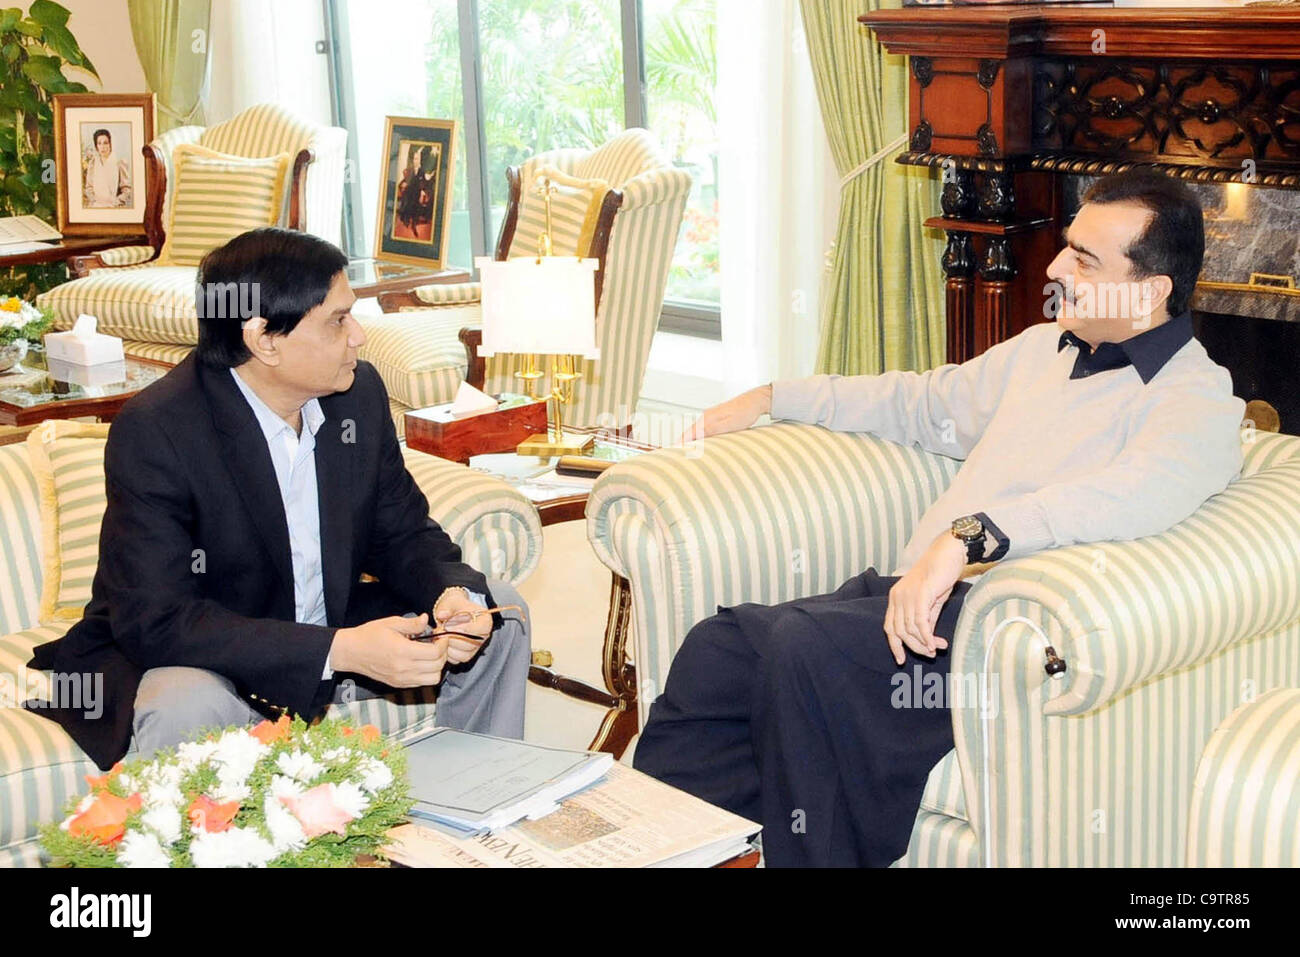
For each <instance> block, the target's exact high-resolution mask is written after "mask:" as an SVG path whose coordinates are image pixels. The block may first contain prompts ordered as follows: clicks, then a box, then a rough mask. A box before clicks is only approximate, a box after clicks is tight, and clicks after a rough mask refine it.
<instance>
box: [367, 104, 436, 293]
mask: <svg viewBox="0 0 1300 957" xmlns="http://www.w3.org/2000/svg"><path fill="white" fill-rule="evenodd" d="M455 152H456V121H455V120H431V119H425V118H421V117H408V116H390V117H387V118H386V121H385V128H384V151H383V153H382V154H381V162H380V169H379V172H380V183H379V190H380V192H379V205H378V207H376V209H377V215H376V216H375V227H376V229H375V232H376V235H375V258H376V259H386V260H391V261H395V262H404V263H412V264H416V265H422V266H428V267H429V268H430V269H434V270H438V269H442V268H443V264H444V263H445V262H446V260H447V245H448V242H449V240H450V239H451V186H452V179H453V178H454V177H453V173H454V170H455V169H456V165H455V163H456V157H455Z"/></svg>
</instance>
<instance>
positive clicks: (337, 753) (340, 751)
mask: <svg viewBox="0 0 1300 957" xmlns="http://www.w3.org/2000/svg"><path fill="white" fill-rule="evenodd" d="M351 756H352V752H351V751H349V750H348V749H347V748H330V749H329V750H328V751H326V752H325V753H324V754H322V755H321V760H323V761H328V762H329V763H330V764H340V763H341V762H343V761H346V760H347V759H348V758H350V757H351Z"/></svg>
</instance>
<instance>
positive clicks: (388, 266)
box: [348, 259, 469, 299]
mask: <svg viewBox="0 0 1300 957" xmlns="http://www.w3.org/2000/svg"><path fill="white" fill-rule="evenodd" d="M457 282H469V270H467V269H461V268H459V267H457V266H452V267H449V268H447V269H441V270H433V269H429V268H428V267H427V266H413V265H411V264H409V263H397V262H388V261H386V260H383V259H351V260H349V261H348V283H349V285H351V286H352V292H353V293H354V294H355V295H356V297H357V298H358V299H368V298H370V297H371V296H378V295H379V294H380V293H383V292H410V291H411V290H412V289H415V288H416V287H417V286H429V285H433V284H438V285H443V284H447V283H457Z"/></svg>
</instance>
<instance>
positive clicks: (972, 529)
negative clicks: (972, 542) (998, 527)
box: [952, 515, 984, 539]
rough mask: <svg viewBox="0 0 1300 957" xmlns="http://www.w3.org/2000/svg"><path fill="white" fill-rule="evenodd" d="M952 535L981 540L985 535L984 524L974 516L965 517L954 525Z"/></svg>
mask: <svg viewBox="0 0 1300 957" xmlns="http://www.w3.org/2000/svg"><path fill="white" fill-rule="evenodd" d="M952 533H953V534H954V535H956V536H957V537H958V538H962V539H967V538H979V537H980V536H982V535H983V534H984V523H983V522H981V521H980V520H979V519H978V518H976V517H975V516H974V515H963V516H962V517H961V518H959V519H957V520H956V521H954V522H953V523H952Z"/></svg>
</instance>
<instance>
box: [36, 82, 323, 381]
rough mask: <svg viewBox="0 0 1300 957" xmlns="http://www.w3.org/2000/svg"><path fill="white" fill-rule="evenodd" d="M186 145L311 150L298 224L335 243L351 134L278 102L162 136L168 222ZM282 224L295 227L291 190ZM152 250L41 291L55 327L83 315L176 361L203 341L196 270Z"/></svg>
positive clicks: (134, 346)
mask: <svg viewBox="0 0 1300 957" xmlns="http://www.w3.org/2000/svg"><path fill="white" fill-rule="evenodd" d="M183 143H197V144H199V145H200V146H206V147H208V148H209V149H213V150H217V151H218V152H221V153H228V154H231V155H235V156H243V157H265V156H274V155H276V154H279V153H288V154H290V156H291V157H293V156H295V155H297V153H298V152H299V151H300V150H304V149H307V150H311V151H312V153H313V156H314V159H313V160H312V162H311V164H310V165H309V166H308V167H307V169H306V171H305V177H306V178H305V204H304V205H305V209H304V210H303V211H302V213H301V216H302V222H301V223H300V226H301V227H302V228H305V229H306V230H307V231H308V232H311V233H314V234H315V235H317V236H320V237H322V238H323V239H328V240H329V241H330V242H332V243H335V244H336V245H337V244H338V242H339V237H340V231H341V229H342V211H343V174H344V167H345V161H346V155H345V154H346V146H347V131H346V130H343V129H339V128H337V127H327V126H319V125H317V124H315V123H312V122H310V121H307V120H304V119H302V118H300V117H298V116H295V115H294V114H293V113H291V112H289V111H288V110H285V109H284V108H283V107H281V106H278V105H276V104H271V103H265V104H260V105H258V106H253V107H250V108H248V109H247V110H244V111H243V112H242V113H239V114H237V115H235V116H233V117H231V118H230V119H229V120H227V121H226V122H224V123H218V124H216V125H214V126H209V127H206V128H204V127H201V126H182V127H178V128H176V129H173V130H169V131H167V132H166V133H163V134H162V135H161V136H159V137H158V138H157V139H155V140H154V141H153V142H152V143H151V144H150V145H151V146H154V147H157V149H158V152H159V153H160V154H161V156H162V158H163V166H164V168H165V170H166V173H167V190H166V193H165V195H164V199H163V209H162V224H163V228H164V229H165V228H166V224H167V223H168V221H169V219H170V210H171V200H172V189H173V187H174V186H175V180H176V177H175V171H174V169H173V164H172V159H173V151H174V150H175V149H176V147H177V146H179V145H181V144H183ZM284 194H285V199H284V203H283V209H282V212H281V217H280V223H281V225H287V224H288V222H289V202H290V195H289V194H290V190H289V189H288V188H286V189H285V190H284ZM161 251H162V250H161V249H158V248H155V247H154V246H121V247H118V248H115V249H109V250H105V251H104V252H102V253H99V254H98V255H97V256H96V257H93V261H94V265H95V266H96V267H98V268H92V269H91V270H90V272H89V274H88V275H86V276H84V277H82V278H80V279H73V280H72V281H70V282H66V283H63V284H62V285H60V286H56V287H54V288H53V289H51V290H49V291H48V292H45V293H43V294H42V295H41V296H40V297H38V299H37V303H38V304H39V305H41V306H48V307H49V308H50V309H52V310H53V312H54V317H55V324H56V326H58V327H59V328H68V327H69V326H71V324H72V322H73V321H75V320H76V318H77V316H78V315H79V314H81V313H83V312H84V313H89V314H90V315H93V316H96V317H97V318H98V319H99V329H100V331H101V332H105V333H108V334H109V335H113V336H118V337H120V338H121V339H122V340H123V346H124V348H125V349H126V352H127V353H128V354H129V355H134V356H141V357H143V358H146V359H158V360H161V361H164V362H169V363H172V364H175V363H177V362H180V360H181V359H183V358H185V356H186V355H187V354H188V353H189V352H190V350H191V349H193V348H194V345H195V343H196V342H197V341H198V319H197V317H196V313H195V305H194V280H195V274H196V269H195V267H194V266H181V265H174V264H169V263H167V262H164V261H162V260H161V259H159V258H157V257H158V254H159V253H160V252H161Z"/></svg>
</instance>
